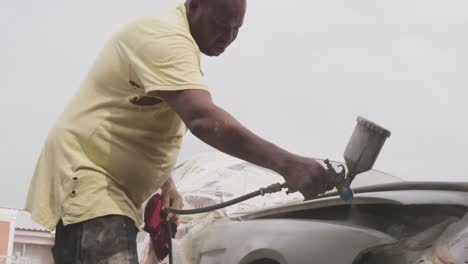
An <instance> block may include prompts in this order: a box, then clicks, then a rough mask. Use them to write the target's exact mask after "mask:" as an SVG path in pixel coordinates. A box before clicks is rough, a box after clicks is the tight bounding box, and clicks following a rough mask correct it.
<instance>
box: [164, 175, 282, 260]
mask: <svg viewBox="0 0 468 264" xmlns="http://www.w3.org/2000/svg"><path fill="white" fill-rule="evenodd" d="M286 188H288V186H287V184H286V183H282V184H281V183H275V184H272V185H269V186H267V187H265V188H260V189H258V190H256V191H254V192H251V193H248V194H245V195H242V196H240V197H237V198H234V199H232V200H229V201H226V202H222V203H219V204H214V205H210V206H207V207H201V208H195V209H187V210H182V209H175V208H171V207H168V208H166V213H173V214H177V215H190V214H201V213H206V212H211V211H214V210H218V209H221V208H224V207H228V206H231V205H234V204H237V203H240V202H243V201H245V200H248V199H252V198H254V197H257V196H264V195H265V194H267V193H276V192H280V191H281V190H282V189H286ZM167 226H168V231H169V256H168V257H169V263H170V264H173V255H172V238H173V235H172V228H171V226H172V224H171V223H167Z"/></svg>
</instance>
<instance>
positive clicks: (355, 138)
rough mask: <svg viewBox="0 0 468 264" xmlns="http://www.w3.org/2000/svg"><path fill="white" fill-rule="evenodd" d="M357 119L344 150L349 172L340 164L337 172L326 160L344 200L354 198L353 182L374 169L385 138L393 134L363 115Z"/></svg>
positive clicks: (328, 169) (330, 173)
mask: <svg viewBox="0 0 468 264" xmlns="http://www.w3.org/2000/svg"><path fill="white" fill-rule="evenodd" d="M356 121H357V124H356V126H355V128H354V131H353V134H352V136H351V138H350V139H349V142H348V146H347V147H346V149H345V152H344V160H345V163H346V167H347V168H348V172H347V173H346V169H345V167H344V166H343V165H339V166H338V167H339V168H340V169H341V170H340V171H339V172H337V171H336V170H335V169H334V168H333V166H332V164H331V163H330V161H329V160H328V159H327V160H325V161H324V162H325V165H326V166H327V171H328V174H329V175H330V176H331V177H334V178H335V183H336V184H335V186H336V190H337V191H338V193H339V194H340V197H341V199H343V200H344V201H351V200H352V199H353V191H352V189H351V182H352V181H353V180H354V178H355V177H356V175H357V174H359V173H363V172H366V171H368V170H370V169H372V167H373V166H374V163H375V161H376V159H377V157H378V156H379V153H380V150H381V149H382V147H383V145H384V143H385V140H386V139H387V138H388V137H390V134H391V133H390V131H388V130H387V129H385V128H383V127H381V126H379V125H377V124H375V123H373V122H371V121H369V120H367V119H365V118H363V117H358V118H357V120H356Z"/></svg>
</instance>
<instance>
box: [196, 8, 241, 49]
mask: <svg viewBox="0 0 468 264" xmlns="http://www.w3.org/2000/svg"><path fill="white" fill-rule="evenodd" d="M194 1H198V3H197V4H195V5H193V4H191V5H190V7H189V8H190V11H189V12H190V16H191V18H189V21H190V20H191V21H190V24H191V25H190V30H191V33H192V36H193V37H194V39H195V41H196V42H197V44H198V46H199V48H200V51H201V52H203V53H204V54H206V55H208V56H218V55H220V54H221V53H223V52H224V51H225V49H226V48H227V47H228V46H229V45H230V44H231V43H232V42H233V41H234V40H235V39H236V37H237V33H238V32H239V28H240V27H241V26H242V23H243V22H244V15H245V9H246V3H245V0H194Z"/></svg>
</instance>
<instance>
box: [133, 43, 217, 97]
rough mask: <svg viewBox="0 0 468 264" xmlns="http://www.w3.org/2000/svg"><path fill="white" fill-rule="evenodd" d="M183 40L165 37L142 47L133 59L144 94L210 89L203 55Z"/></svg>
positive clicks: (137, 50) (136, 51)
mask: <svg viewBox="0 0 468 264" xmlns="http://www.w3.org/2000/svg"><path fill="white" fill-rule="evenodd" d="M199 54H200V53H199V51H198V49H197V48H196V47H194V44H192V43H191V42H190V41H188V40H186V39H185V38H184V37H165V38H159V39H158V40H155V41H150V42H146V43H144V44H142V45H141V46H140V47H138V49H136V50H135V51H134V56H133V58H131V59H130V64H131V67H133V69H134V71H135V73H136V75H137V76H138V78H139V79H140V81H141V83H142V84H143V88H144V90H145V93H147V94H148V93H150V92H157V91H177V90H187V89H201V90H208V87H207V86H206V84H205V83H204V81H203V78H202V72H201V69H200V55H199Z"/></svg>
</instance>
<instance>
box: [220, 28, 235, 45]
mask: <svg viewBox="0 0 468 264" xmlns="http://www.w3.org/2000/svg"><path fill="white" fill-rule="evenodd" d="M235 34H236V33H235V31H234V30H233V29H231V30H226V31H225V32H224V34H223V38H222V39H223V42H224V43H226V44H229V43H231V42H232V41H233V40H234V38H235V36H236V35H235Z"/></svg>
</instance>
